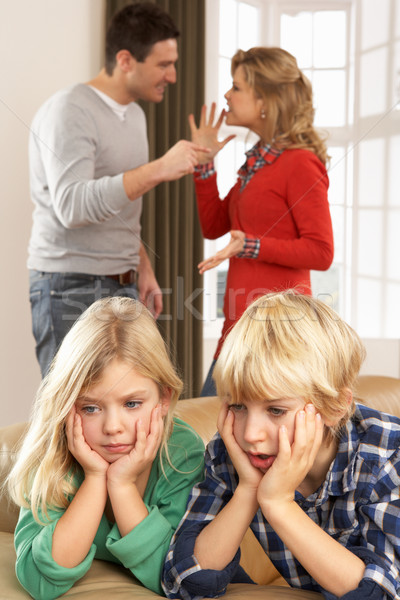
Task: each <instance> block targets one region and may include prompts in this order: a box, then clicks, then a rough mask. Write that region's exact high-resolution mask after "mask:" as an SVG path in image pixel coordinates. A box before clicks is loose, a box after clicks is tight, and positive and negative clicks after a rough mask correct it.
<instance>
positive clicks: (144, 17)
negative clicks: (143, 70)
mask: <svg viewBox="0 0 400 600" xmlns="http://www.w3.org/2000/svg"><path fill="white" fill-rule="evenodd" d="M178 36H179V31H178V29H177V28H176V26H175V24H174V22H173V21H172V19H171V17H170V16H169V14H168V13H166V12H165V11H164V10H163V9H162V8H161V7H160V6H158V5H157V4H153V3H151V2H138V3H136V4H128V6H125V8H123V9H122V10H120V11H119V12H117V13H116V14H115V15H114V17H113V18H112V20H111V23H110V25H109V27H108V30H107V34H106V62H105V68H106V72H107V74H108V75H112V72H113V70H114V67H115V62H116V61H115V55H116V54H117V52H119V51H120V50H128V51H129V52H130V53H131V54H132V56H133V57H134V58H135V59H136V60H137V61H139V62H144V61H145V60H146V58H147V56H148V55H149V54H150V52H151V49H152V47H153V45H154V44H156V43H157V42H162V41H164V40H169V39H172V38H177V37H178Z"/></svg>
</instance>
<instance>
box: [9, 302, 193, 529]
mask: <svg viewBox="0 0 400 600" xmlns="http://www.w3.org/2000/svg"><path fill="white" fill-rule="evenodd" d="M113 359H118V360H121V361H124V362H126V363H128V364H131V365H132V367H133V368H134V369H135V370H136V371H137V372H138V373H140V374H141V375H142V376H144V377H149V378H150V379H152V380H153V381H154V382H155V383H156V384H157V385H158V388H159V391H160V397H161V396H164V395H165V394H168V395H170V398H171V401H170V409H169V411H168V414H167V416H166V417H165V420H164V425H165V427H164V435H163V440H162V443H161V449H160V456H161V459H162V458H163V456H164V457H166V458H167V460H168V461H169V455H168V447H167V442H168V438H169V436H170V433H171V430H172V426H173V417H172V413H173V409H174V407H175V405H176V402H177V400H178V397H179V395H180V393H181V390H182V381H181V380H180V378H179V377H178V376H177V374H176V372H175V369H174V367H173V365H172V363H171V361H170V359H169V356H168V353H167V350H166V346H165V343H164V341H163V339H162V337H161V335H160V333H159V331H158V329H157V325H156V323H155V321H154V319H153V317H152V316H151V314H150V313H149V311H148V310H147V309H146V308H145V307H144V306H143V304H141V303H140V302H137V301H136V300H132V299H131V298H122V297H114V298H106V299H102V300H98V301H97V302H95V303H94V304H92V306H90V307H89V308H88V309H87V310H86V311H85V312H84V313H83V314H82V316H81V317H80V318H79V319H78V321H77V322H76V323H75V324H74V325H73V327H72V329H71V330H70V331H69V333H68V334H67V335H66V336H65V338H64V340H63V342H62V344H61V347H60V349H59V351H58V353H57V355H56V357H55V359H54V361H53V363H52V365H51V368H50V370H49V373H48V375H47V376H46V377H45V379H44V380H43V382H42V384H41V386H40V388H39V390H38V393H37V397H36V401H35V404H34V407H33V415H32V420H31V424H30V428H29V431H28V433H27V435H26V437H25V439H24V441H23V444H22V447H21V450H20V452H19V455H18V459H17V461H16V464H15V465H14V468H13V469H12V471H11V473H10V476H9V479H8V488H9V492H10V495H11V497H12V498H13V500H14V501H15V502H16V503H17V504H18V505H19V506H24V507H27V508H28V507H29V508H31V509H32V512H33V514H34V517H35V519H36V520H38V521H39V522H43V521H41V519H40V518H39V512H40V513H41V514H44V515H47V507H52V508H56V509H57V508H60V509H62V508H65V507H67V506H68V504H69V501H70V500H69V498H68V497H70V496H71V495H72V494H74V493H75V491H76V483H75V479H76V477H75V475H76V474H77V473H79V472H80V471H81V468H80V466H79V464H78V463H77V462H76V460H75V459H74V457H73V456H72V454H71V453H70V452H69V450H68V445H67V438H66V434H65V421H66V418H67V416H68V414H69V412H70V411H71V408H72V407H73V405H74V403H75V401H76V399H77V398H78V396H79V395H80V394H81V393H82V392H83V391H84V390H85V389H87V388H88V387H90V386H91V385H93V384H95V383H96V382H97V381H98V380H99V379H100V378H101V376H102V373H103V370H104V368H105V367H107V365H108V364H109V363H110V362H111V361H112V360H113Z"/></svg>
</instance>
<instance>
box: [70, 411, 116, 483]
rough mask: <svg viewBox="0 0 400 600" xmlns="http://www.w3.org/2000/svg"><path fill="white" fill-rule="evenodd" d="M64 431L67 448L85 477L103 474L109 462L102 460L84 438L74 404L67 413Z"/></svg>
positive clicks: (80, 419) (79, 417) (80, 421)
mask: <svg viewBox="0 0 400 600" xmlns="http://www.w3.org/2000/svg"><path fill="white" fill-rule="evenodd" d="M65 431H66V435H67V442H68V449H69V451H70V452H71V454H72V455H73V457H74V458H75V459H76V460H77V461H78V463H79V464H80V465H81V467H82V469H83V471H84V473H85V477H87V476H88V475H96V476H97V475H100V476H105V474H106V472H107V469H108V467H109V466H110V465H109V463H108V462H107V461H106V460H104V458H102V457H101V456H100V454H98V453H97V452H96V451H95V450H92V448H91V447H90V446H89V444H88V443H87V442H86V440H85V436H84V434H83V428H82V418H81V416H80V415H78V413H77V412H76V408H75V406H74V407H73V408H72V410H71V412H70V413H69V415H68V417H67V420H66V423H65Z"/></svg>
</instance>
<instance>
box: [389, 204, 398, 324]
mask: <svg viewBox="0 0 400 600" xmlns="http://www.w3.org/2000/svg"><path fill="white" fill-rule="evenodd" d="M386 243H387V248H386V257H387V274H388V277H389V279H395V280H396V281H399V282H400V210H390V211H389V215H388V236H387V242H386ZM399 306H400V305H399ZM398 308H399V307H398ZM399 314H400V312H399Z"/></svg>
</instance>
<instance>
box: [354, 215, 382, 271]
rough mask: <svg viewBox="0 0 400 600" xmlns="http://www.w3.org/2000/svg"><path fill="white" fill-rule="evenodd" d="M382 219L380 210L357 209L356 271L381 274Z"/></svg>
mask: <svg viewBox="0 0 400 600" xmlns="http://www.w3.org/2000/svg"><path fill="white" fill-rule="evenodd" d="M383 248H384V241H383V220H382V211H380V210H373V209H372V210H363V209H361V210H359V211H358V272H359V273H360V274H361V275H369V276H374V277H380V276H381V274H382V252H383Z"/></svg>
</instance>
